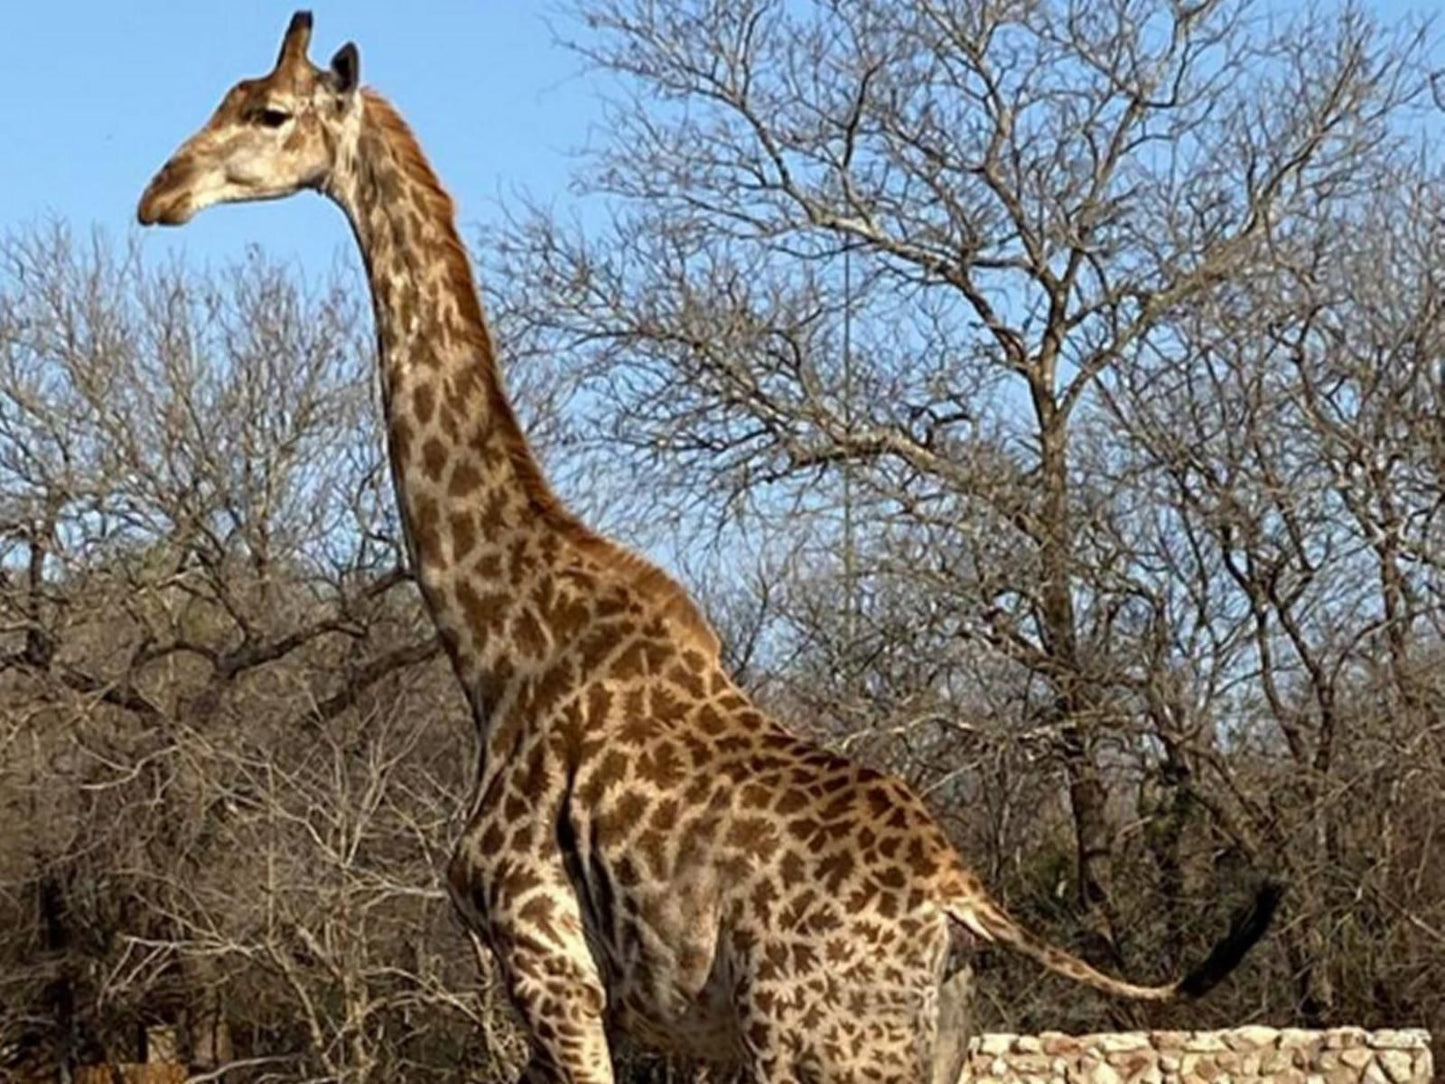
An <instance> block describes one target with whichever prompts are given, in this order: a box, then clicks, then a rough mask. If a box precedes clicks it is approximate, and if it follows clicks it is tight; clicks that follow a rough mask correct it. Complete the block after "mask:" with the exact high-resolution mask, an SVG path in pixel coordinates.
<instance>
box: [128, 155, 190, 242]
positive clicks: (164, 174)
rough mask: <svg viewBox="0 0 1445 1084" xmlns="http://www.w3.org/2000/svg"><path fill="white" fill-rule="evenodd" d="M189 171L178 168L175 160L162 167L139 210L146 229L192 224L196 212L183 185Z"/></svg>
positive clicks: (140, 218)
mask: <svg viewBox="0 0 1445 1084" xmlns="http://www.w3.org/2000/svg"><path fill="white" fill-rule="evenodd" d="M188 172H190V171H189V170H185V169H182V168H178V167H177V165H176V160H175V159H174V158H173V159H171V160H170V161H169V162H167V163H166V164H165V165H164V166H162V167H161V171H160V172H159V173H157V174H156V175H155V177H154V178H153V179H152V180H151V183H150V184H148V185H147V186H146V190H145V191H144V192H143V193H142V194H141V198H140V204H139V205H138V206H137V207H136V219H137V220H138V221H139V222H140V224H141V225H142V226H156V225H160V226H179V225H181V224H183V223H185V222H189V221H190V219H191V217H192V215H193V214H194V213H195V212H194V211H193V210H192V209H191V200H190V198H189V196H188V194H187V192H186V188H185V185H183V184H181V183H179V182H180V181H182V180H183V179H184V177H185V174H186V173H188Z"/></svg>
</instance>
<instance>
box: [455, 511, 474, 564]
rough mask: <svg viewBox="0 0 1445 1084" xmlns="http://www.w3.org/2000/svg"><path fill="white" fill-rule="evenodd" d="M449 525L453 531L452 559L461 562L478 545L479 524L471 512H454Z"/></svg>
mask: <svg viewBox="0 0 1445 1084" xmlns="http://www.w3.org/2000/svg"><path fill="white" fill-rule="evenodd" d="M449 524H450V526H451V529H452V559H453V560H454V561H460V560H461V559H462V558H464V557H465V556H466V555H467V554H469V553H471V552H472V549H473V547H475V546H476V544H477V524H476V521H475V520H473V519H472V514H471V513H470V512H453V513H452V514H451V517H450V520H449Z"/></svg>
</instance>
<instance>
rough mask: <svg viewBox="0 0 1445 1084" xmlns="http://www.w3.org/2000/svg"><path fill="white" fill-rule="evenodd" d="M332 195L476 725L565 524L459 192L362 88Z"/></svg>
mask: <svg viewBox="0 0 1445 1084" xmlns="http://www.w3.org/2000/svg"><path fill="white" fill-rule="evenodd" d="M350 123H352V124H353V125H354V128H353V129H352V130H350V131H344V132H343V134H342V145H341V146H340V147H339V148H338V152H337V167H336V169H335V170H334V173H333V176H332V178H331V181H330V183H329V185H328V188H327V194H328V195H329V196H331V197H332V198H333V199H334V200H335V201H336V202H337V203H339V204H340V205H341V207H342V209H343V210H344V211H345V212H346V214H347V217H348V218H349V219H350V221H351V224H352V228H353V230H354V232H355V234H356V238H357V241H358V243H359V245H360V247H361V251H362V257H363V261H364V263H365V266H366V273H367V277H368V279H369V281H370V286H371V295H372V303H373V306H374V309H375V315H376V332H377V339H378V347H379V356H380V364H381V388H382V402H383V408H384V411H385V414H386V426H387V443H388V448H389V453H390V460H391V470H392V481H393V483H394V484H395V487H396V493H397V501H398V505H399V507H400V511H401V518H402V526H403V530H404V531H405V534H406V539H407V545H408V550H409V553H410V557H411V561H412V565H413V569H414V571H415V573H416V576H417V581H418V583H419V585H420V587H421V591H422V595H423V597H424V599H425V601H426V605H427V607H428V609H429V611H430V613H431V616H432V618H433V620H434V621H435V623H436V625H437V628H438V631H439V633H440V635H441V638H442V642H443V643H444V644H445V646H446V648H447V651H448V653H449V655H450V656H451V660H452V664H453V666H454V667H455V669H456V671H457V674H458V676H459V677H460V678H461V680H462V683H463V685H464V687H465V688H466V689H467V690H468V693H469V695H470V697H471V700H472V707H473V710H474V712H477V713H479V722H480V721H482V718H483V717H484V716H485V713H486V711H487V709H488V705H489V704H495V703H496V700H497V698H498V697H500V696H501V694H502V692H503V691H504V689H505V686H506V685H507V683H508V681H509V680H511V679H512V678H514V677H515V675H516V673H517V670H518V666H517V660H516V659H515V658H514V657H512V650H511V647H510V645H511V644H512V642H513V641H512V637H511V636H510V635H509V629H510V628H511V626H512V623H513V622H514V620H515V619H516V618H517V616H518V614H519V613H522V612H525V610H524V608H525V606H526V599H525V597H524V588H525V587H526V586H527V585H526V583H525V582H524V581H525V579H526V578H527V577H528V576H529V575H532V576H535V572H536V569H537V568H538V566H539V565H541V564H543V563H545V562H546V561H548V560H549V559H555V557H556V555H557V552H558V549H559V547H560V546H562V545H563V543H564V542H565V540H566V538H567V535H568V531H569V529H571V530H573V531H575V530H577V529H578V525H577V524H576V523H575V521H572V520H571V517H570V516H569V514H568V513H567V512H566V511H565V509H563V507H562V506H561V504H560V502H558V500H557V499H556V497H555V496H554V495H553V493H552V491H551V490H550V488H549V487H548V485H547V483H546V480H545V479H544V477H543V475H542V473H541V470H540V469H539V467H538V465H537V463H536V460H535V459H534V458H533V456H532V453H531V451H530V449H529V448H528V446H527V442H526V439H525V437H524V435H523V433H522V430H521V427H520V426H519V424H518V422H517V419H516V416H515V415H514V413H513V411H512V407H511V404H510V402H509V401H508V399H507V395H506V392H505V390H504V388H503V385H502V379H501V374H500V372H499V371H498V368H497V364H496V359H495V356H494V354H493V349H492V342H491V337H490V334H489V332H488V330H487V327H486V323H485V321H484V318H483V316H482V310H481V305H480V302H479V300H478V297H477V290H476V284H475V282H474V281H473V278H472V272H471V266H470V264H469V262H468V260H467V256H466V251H465V249H464V248H463V247H462V244H461V241H460V239H459V238H458V236H457V230H456V224H455V219H454V211H453V208H452V202H451V199H450V198H449V197H448V196H447V194H446V193H445V192H444V191H443V189H442V188H441V186H440V184H439V183H438V181H437V178H436V176H435V174H434V173H433V172H432V170H431V168H430V166H429V165H428V164H427V161H426V159H425V157H424V156H423V155H422V152H421V150H420V148H419V146H418V145H417V142H416V140H415V138H414V137H413V135H412V134H411V132H410V130H409V129H408V128H407V127H406V125H405V124H404V123H403V122H402V120H401V119H400V117H399V116H398V115H397V114H396V112H395V111H394V110H393V109H392V108H391V106H390V105H389V104H387V103H386V102H385V101H384V100H383V99H381V98H380V97H379V96H377V95H375V94H372V93H371V92H364V96H363V101H362V106H361V109H360V110H359V111H358V115H357V116H355V117H354V118H353V119H352V121H351V122H350Z"/></svg>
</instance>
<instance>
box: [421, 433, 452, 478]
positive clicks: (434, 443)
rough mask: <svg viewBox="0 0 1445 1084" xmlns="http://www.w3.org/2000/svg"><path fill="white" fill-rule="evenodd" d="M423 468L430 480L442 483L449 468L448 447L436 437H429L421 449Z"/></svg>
mask: <svg viewBox="0 0 1445 1084" xmlns="http://www.w3.org/2000/svg"><path fill="white" fill-rule="evenodd" d="M421 466H422V470H423V471H424V472H425V473H426V476H427V477H428V478H430V479H431V480H432V481H433V482H440V481H441V480H442V472H443V471H444V470H446V466H447V446H446V445H445V444H443V443H442V442H441V441H440V440H438V439H437V438H436V437H428V438H427V440H426V443H425V444H423V445H422V447H421Z"/></svg>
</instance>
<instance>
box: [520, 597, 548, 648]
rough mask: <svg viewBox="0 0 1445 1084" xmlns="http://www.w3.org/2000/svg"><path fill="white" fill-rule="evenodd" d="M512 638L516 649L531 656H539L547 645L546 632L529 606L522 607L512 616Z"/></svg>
mask: <svg viewBox="0 0 1445 1084" xmlns="http://www.w3.org/2000/svg"><path fill="white" fill-rule="evenodd" d="M512 639H513V641H515V643H516V645H517V648H518V650H520V651H521V652H522V653H523V654H524V655H530V656H532V657H533V658H536V657H538V656H540V655H541V654H542V652H543V651H544V650H546V647H547V634H546V633H545V632H544V631H543V630H542V625H541V622H539V621H538V620H537V617H536V615H535V614H533V613H532V611H531V609H530V608H527V609H523V610H522V611H521V612H520V613H518V614H517V615H516V616H515V617H513V618H512Z"/></svg>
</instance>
